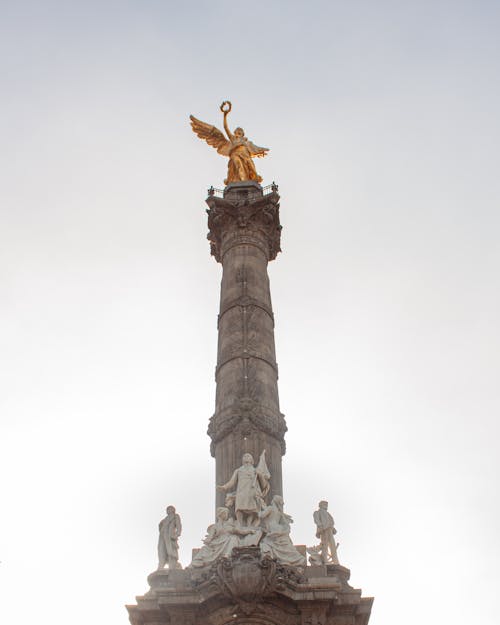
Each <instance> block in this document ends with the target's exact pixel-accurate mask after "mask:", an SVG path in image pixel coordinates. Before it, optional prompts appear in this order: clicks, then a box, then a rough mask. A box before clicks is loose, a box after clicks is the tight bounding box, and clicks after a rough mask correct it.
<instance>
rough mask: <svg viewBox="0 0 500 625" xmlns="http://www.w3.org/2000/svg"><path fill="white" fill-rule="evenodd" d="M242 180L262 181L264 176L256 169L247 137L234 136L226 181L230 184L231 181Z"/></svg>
mask: <svg viewBox="0 0 500 625" xmlns="http://www.w3.org/2000/svg"><path fill="white" fill-rule="evenodd" d="M241 180H255V181H256V182H262V176H259V174H258V173H257V171H256V169H255V165H254V163H253V159H252V154H251V150H250V147H249V146H248V145H247V139H246V138H243V139H237V138H233V139H232V141H231V149H230V152H229V164H228V166H227V178H226V180H224V183H225V184H229V183H230V182H240V181H241Z"/></svg>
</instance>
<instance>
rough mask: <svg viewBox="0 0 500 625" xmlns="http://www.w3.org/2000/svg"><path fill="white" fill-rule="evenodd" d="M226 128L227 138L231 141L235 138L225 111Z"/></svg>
mask: <svg viewBox="0 0 500 625" xmlns="http://www.w3.org/2000/svg"><path fill="white" fill-rule="evenodd" d="M224 130H225V131H226V135H227V138H228V139H229V141H232V140H233V138H234V135H233V133H232V132H231V131H230V130H229V126H228V125H227V113H226V112H225V113H224Z"/></svg>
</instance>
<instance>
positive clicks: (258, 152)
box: [247, 141, 269, 158]
mask: <svg viewBox="0 0 500 625" xmlns="http://www.w3.org/2000/svg"><path fill="white" fill-rule="evenodd" d="M247 146H248V149H249V150H250V154H251V155H252V156H258V157H259V158H262V157H263V156H265V155H266V154H267V153H268V152H269V148H260V147H259V146H258V145H255V143H252V142H251V141H247Z"/></svg>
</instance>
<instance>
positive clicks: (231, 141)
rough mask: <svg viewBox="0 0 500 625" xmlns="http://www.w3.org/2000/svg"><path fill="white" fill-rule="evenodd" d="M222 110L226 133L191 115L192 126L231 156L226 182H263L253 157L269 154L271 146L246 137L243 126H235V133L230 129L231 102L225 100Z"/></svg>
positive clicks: (199, 134) (213, 144)
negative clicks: (261, 146)
mask: <svg viewBox="0 0 500 625" xmlns="http://www.w3.org/2000/svg"><path fill="white" fill-rule="evenodd" d="M220 110H221V111H222V112H223V113H224V130H225V131H226V134H227V137H228V138H227V139H226V137H225V136H224V134H223V133H222V132H221V131H220V130H219V129H218V128H216V127H215V126H211V125H210V124H206V123H205V122H202V121H200V120H199V119H196V117H193V115H190V116H189V118H190V119H191V127H192V128H193V131H194V132H195V133H196V134H197V135H198V137H200V139H205V141H206V142H207V143H208V145H211V146H213V147H214V148H216V149H217V152H218V153H219V154H222V155H223V156H229V164H228V167H227V178H226V179H225V180H224V184H229V183H230V182H239V181H241V180H255V181H256V182H262V177H261V176H259V174H258V173H257V172H256V170H255V165H254V164H253V160H252V159H253V158H254V157H256V156H258V157H262V156H265V155H266V154H267V152H268V151H269V148H260V147H259V146H258V145H255V143H252V142H251V141H249V140H248V139H247V138H246V137H245V133H244V132H243V128H235V130H234V133H233V132H231V131H230V130H229V126H228V125H227V116H228V114H229V112H230V111H231V102H228V101H224V102H223V103H222V104H221V105H220Z"/></svg>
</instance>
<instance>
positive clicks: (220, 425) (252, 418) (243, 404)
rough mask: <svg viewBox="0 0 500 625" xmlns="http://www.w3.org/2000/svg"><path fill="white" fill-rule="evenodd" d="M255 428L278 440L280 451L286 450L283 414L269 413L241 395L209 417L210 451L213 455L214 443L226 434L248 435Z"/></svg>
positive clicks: (249, 398)
mask: <svg viewBox="0 0 500 625" xmlns="http://www.w3.org/2000/svg"><path fill="white" fill-rule="evenodd" d="M255 430H259V431H261V432H265V433H266V434H269V436H272V437H273V438H275V439H276V440H278V441H279V442H280V445H281V448H282V453H283V454H284V453H285V451H286V445H285V433H286V431H287V430H288V428H287V426H286V422H285V415H283V414H282V413H281V412H280V413H278V414H274V413H273V414H271V413H270V412H269V411H267V410H265V409H263V407H262V406H261V405H260V404H259V403H258V402H257V401H255V400H254V399H252V398H251V397H241V398H240V399H239V400H238V401H237V402H236V403H235V404H233V405H232V406H231V407H230V408H228V409H226V410H225V411H224V412H223V413H218V414H217V413H216V414H214V415H212V417H210V421H209V424H208V430H207V434H208V435H209V436H210V438H211V439H212V440H211V444H210V451H211V454H212V456H215V445H216V444H217V443H218V442H219V441H221V440H223V439H224V438H226V436H228V434H231V433H232V432H237V433H239V434H241V435H242V436H250V435H251V434H252V433H253V432H254V431H255Z"/></svg>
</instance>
